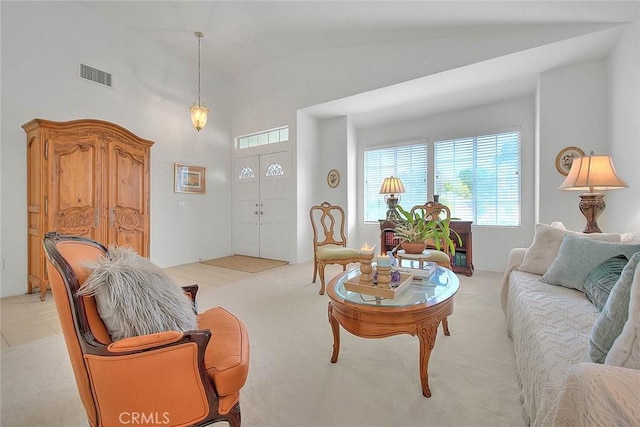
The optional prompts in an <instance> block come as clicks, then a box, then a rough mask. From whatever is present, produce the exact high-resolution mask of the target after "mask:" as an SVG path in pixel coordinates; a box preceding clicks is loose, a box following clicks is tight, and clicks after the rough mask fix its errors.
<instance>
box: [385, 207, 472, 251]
mask: <svg viewBox="0 0 640 427" xmlns="http://www.w3.org/2000/svg"><path fill="white" fill-rule="evenodd" d="M397 208H398V211H399V212H400V220H399V221H398V222H397V224H396V226H395V229H394V231H395V234H396V236H397V237H398V238H399V239H400V241H401V244H402V249H404V251H405V252H406V253H410V254H419V253H422V251H424V250H425V248H426V247H427V244H432V245H433V246H435V248H436V249H437V250H444V249H448V250H449V253H451V254H454V253H455V251H456V244H455V242H454V240H453V239H452V237H451V235H452V234H453V237H454V238H455V240H456V241H457V243H458V245H461V244H462V239H461V238H460V236H459V235H458V233H456V232H455V231H454V230H451V228H450V227H449V222H450V219H437V220H434V219H428V215H427V214H426V213H425V212H424V211H423V210H421V209H416V210H415V211H414V212H410V211H407V210H405V209H404V208H403V207H402V206H400V205H397ZM441 248H442V249H441Z"/></svg>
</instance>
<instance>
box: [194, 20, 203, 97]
mask: <svg viewBox="0 0 640 427" xmlns="http://www.w3.org/2000/svg"><path fill="white" fill-rule="evenodd" d="M195 35H196V37H198V107H201V106H202V105H201V103H200V39H201V38H202V37H203V36H204V34H202V33H201V32H200V31H196V32H195Z"/></svg>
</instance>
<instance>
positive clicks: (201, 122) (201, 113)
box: [191, 31, 209, 132]
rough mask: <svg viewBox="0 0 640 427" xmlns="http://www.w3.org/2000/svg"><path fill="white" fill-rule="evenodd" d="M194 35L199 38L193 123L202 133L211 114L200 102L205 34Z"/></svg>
mask: <svg viewBox="0 0 640 427" xmlns="http://www.w3.org/2000/svg"><path fill="white" fill-rule="evenodd" d="M193 34H195V36H196V37H197V38H198V103H197V104H196V103H195V102H194V103H193V105H192V106H191V121H192V122H193V125H194V126H195V128H196V129H197V130H198V132H200V129H202V128H203V127H205V125H206V124H207V115H208V114H209V109H208V108H207V107H205V106H204V104H202V102H201V101H200V39H201V38H202V37H204V34H203V33H201V32H200V31H196V32H195V33H193Z"/></svg>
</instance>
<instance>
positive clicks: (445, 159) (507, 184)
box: [434, 131, 520, 226]
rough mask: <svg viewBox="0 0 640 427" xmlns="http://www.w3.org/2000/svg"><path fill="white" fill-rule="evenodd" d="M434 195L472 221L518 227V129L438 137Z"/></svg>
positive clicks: (452, 209) (455, 215) (454, 212)
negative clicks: (474, 135) (491, 133)
mask: <svg viewBox="0 0 640 427" xmlns="http://www.w3.org/2000/svg"><path fill="white" fill-rule="evenodd" d="M434 157H435V158H434V165H435V179H434V184H435V194H438V195H440V202H441V203H444V204H445V205H447V206H448V207H449V208H450V209H451V215H452V216H453V217H456V218H460V219H462V220H468V221H473V222H474V225H494V226H517V225H520V132H519V131H517V132H506V133H500V134H496V135H485V136H477V137H470V138H461V139H455V140H448V141H437V142H436V143H435V153H434Z"/></svg>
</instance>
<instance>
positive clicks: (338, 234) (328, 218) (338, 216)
mask: <svg viewBox="0 0 640 427" xmlns="http://www.w3.org/2000/svg"><path fill="white" fill-rule="evenodd" d="M309 217H310V218H311V227H312V228H313V250H314V252H315V251H316V249H317V248H318V247H320V246H324V245H329V244H333V245H339V246H344V247H346V246H347V237H346V236H345V234H344V227H345V220H346V218H345V214H344V209H342V207H340V206H338V205H332V204H329V203H328V202H322V203H321V204H319V205H316V206H312V207H311V210H310V211H309Z"/></svg>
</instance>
